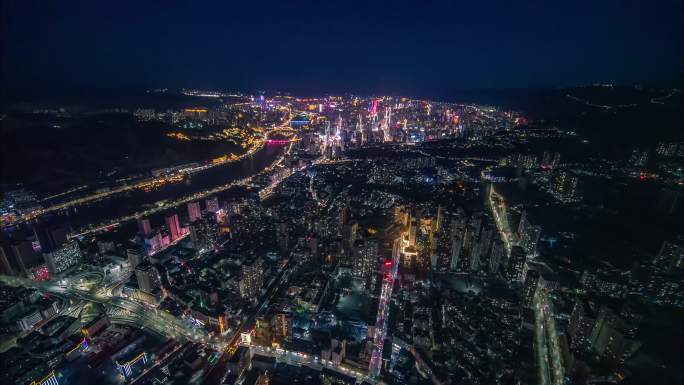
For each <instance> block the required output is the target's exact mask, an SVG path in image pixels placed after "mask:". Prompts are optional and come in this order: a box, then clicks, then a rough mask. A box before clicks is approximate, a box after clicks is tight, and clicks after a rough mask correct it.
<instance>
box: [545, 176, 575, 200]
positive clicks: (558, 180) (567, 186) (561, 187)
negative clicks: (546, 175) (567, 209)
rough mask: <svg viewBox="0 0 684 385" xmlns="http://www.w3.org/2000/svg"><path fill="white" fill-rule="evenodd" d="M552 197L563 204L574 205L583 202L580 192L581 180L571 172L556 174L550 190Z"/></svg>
mask: <svg viewBox="0 0 684 385" xmlns="http://www.w3.org/2000/svg"><path fill="white" fill-rule="evenodd" d="M550 192H551V195H553V196H554V197H555V198H556V199H558V200H559V201H561V202H563V203H573V202H579V201H581V200H582V196H581V194H580V191H579V178H578V177H577V176H576V175H574V174H572V173H571V172H569V171H565V170H560V171H558V172H556V174H555V176H554V177H553V181H552V184H551V189H550Z"/></svg>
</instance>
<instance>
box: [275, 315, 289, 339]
mask: <svg viewBox="0 0 684 385" xmlns="http://www.w3.org/2000/svg"><path fill="white" fill-rule="evenodd" d="M273 331H274V332H275V333H274V335H275V339H276V341H278V342H279V343H281V344H282V343H284V342H292V314H291V313H289V312H278V313H276V314H275V315H274V316H273Z"/></svg>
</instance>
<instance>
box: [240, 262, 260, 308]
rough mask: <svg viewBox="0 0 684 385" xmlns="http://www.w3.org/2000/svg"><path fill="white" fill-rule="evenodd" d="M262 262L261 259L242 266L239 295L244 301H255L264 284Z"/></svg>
mask: <svg viewBox="0 0 684 385" xmlns="http://www.w3.org/2000/svg"><path fill="white" fill-rule="evenodd" d="M263 273H264V272H263V261H262V260H261V258H257V259H253V260H251V261H246V262H245V263H243V264H242V277H241V280H240V295H241V296H242V298H245V299H257V298H258V296H259V292H260V291H261V286H262V285H263V284H264V275H263Z"/></svg>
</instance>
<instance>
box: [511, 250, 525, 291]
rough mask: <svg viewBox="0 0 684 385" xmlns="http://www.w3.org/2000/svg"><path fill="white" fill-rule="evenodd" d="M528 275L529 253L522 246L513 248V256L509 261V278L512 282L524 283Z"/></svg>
mask: <svg viewBox="0 0 684 385" xmlns="http://www.w3.org/2000/svg"><path fill="white" fill-rule="evenodd" d="M526 273H527V253H526V252H525V249H523V248H522V247H520V246H513V247H512V248H511V255H510V258H509V261H508V277H509V279H510V280H511V281H519V282H522V281H523V280H524V279H525V274H526Z"/></svg>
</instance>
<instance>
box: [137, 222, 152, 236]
mask: <svg viewBox="0 0 684 385" xmlns="http://www.w3.org/2000/svg"><path fill="white" fill-rule="evenodd" d="M138 231H139V232H140V234H141V235H142V236H143V237H146V236H148V235H150V234H152V225H151V224H150V220H149V218H140V219H138Z"/></svg>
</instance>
